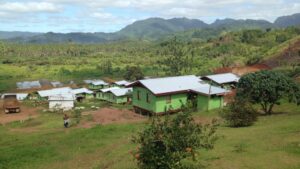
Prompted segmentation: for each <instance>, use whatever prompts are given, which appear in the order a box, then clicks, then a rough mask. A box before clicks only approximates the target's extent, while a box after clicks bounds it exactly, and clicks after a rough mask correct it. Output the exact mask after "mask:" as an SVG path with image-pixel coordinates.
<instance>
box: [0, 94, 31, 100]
mask: <svg viewBox="0 0 300 169" xmlns="http://www.w3.org/2000/svg"><path fill="white" fill-rule="evenodd" d="M9 95H16V96H17V100H24V99H26V97H27V96H28V94H27V93H4V94H2V95H1V98H2V99H4V97H5V96H9Z"/></svg>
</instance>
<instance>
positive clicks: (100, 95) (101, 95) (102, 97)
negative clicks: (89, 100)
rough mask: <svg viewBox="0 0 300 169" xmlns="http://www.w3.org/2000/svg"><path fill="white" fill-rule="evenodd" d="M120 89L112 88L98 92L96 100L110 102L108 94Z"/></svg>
mask: <svg viewBox="0 0 300 169" xmlns="http://www.w3.org/2000/svg"><path fill="white" fill-rule="evenodd" d="M115 89H120V88H119V87H110V88H105V89H100V90H98V91H97V92H96V98H97V99H100V100H105V101H108V94H107V92H108V91H110V90H115Z"/></svg>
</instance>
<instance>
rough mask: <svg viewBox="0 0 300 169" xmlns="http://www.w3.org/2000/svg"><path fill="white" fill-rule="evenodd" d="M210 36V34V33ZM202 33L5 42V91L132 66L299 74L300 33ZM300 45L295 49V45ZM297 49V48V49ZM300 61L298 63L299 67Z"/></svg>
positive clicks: (0, 86) (1, 69) (0, 80)
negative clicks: (267, 68)
mask: <svg viewBox="0 0 300 169" xmlns="http://www.w3.org/2000/svg"><path fill="white" fill-rule="evenodd" d="M211 31H220V30H213V29H211V30H210V31H207V32H206V33H207V34H210V33H211ZM202 34H203V31H201V32H199V31H197V30H193V31H188V32H181V33H177V34H176V36H169V37H168V38H166V39H165V40H161V41H154V42H153V41H146V40H126V41H125V40H124V41H118V42H111V43H104V44H76V43H72V42H68V43H59V44H58V43H53V44H17V43H9V42H4V41H3V42H0V65H1V66H0V91H4V90H9V89H13V88H15V84H14V83H15V82H16V81H21V80H35V79H53V80H60V81H63V82H67V81H70V80H75V81H81V80H82V79H84V78H96V77H97V78H99V77H110V78H116V79H121V78H122V77H123V76H124V74H125V73H126V70H128V67H130V66H138V67H140V68H141V70H142V72H143V74H144V75H145V76H166V75H180V74H196V75H204V74H210V73H212V72H213V70H214V69H215V68H219V67H227V66H243V65H252V64H256V63H268V60H274V59H275V60H276V59H278V58H279V59H280V58H281V59H282V57H280V55H282V54H283V53H284V54H286V52H287V54H288V55H289V57H288V59H284V58H283V59H284V60H285V61H278V63H279V62H280V64H275V65H273V67H274V68H275V69H278V70H280V71H284V72H285V73H287V74H288V75H289V76H297V75H299V63H300V62H299V60H298V59H299V58H300V56H299V55H300V49H298V48H299V45H297V44H298V43H299V41H300V28H296V27H289V28H281V29H271V28H266V29H251V30H250V29H249V30H240V31H232V32H220V35H219V36H215V37H211V38H208V39H207V40H205V41H204V40H203V39H201V40H200V39H198V38H197V37H198V36H202ZM295 44H296V46H295ZM297 47H298V48H297ZM295 61H296V62H295Z"/></svg>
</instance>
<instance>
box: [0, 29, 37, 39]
mask: <svg viewBox="0 0 300 169" xmlns="http://www.w3.org/2000/svg"><path fill="white" fill-rule="evenodd" d="M39 34H42V33H32V32H19V31H13V32H8V31H0V39H11V38H16V37H26V38H28V37H32V36H36V35H39Z"/></svg>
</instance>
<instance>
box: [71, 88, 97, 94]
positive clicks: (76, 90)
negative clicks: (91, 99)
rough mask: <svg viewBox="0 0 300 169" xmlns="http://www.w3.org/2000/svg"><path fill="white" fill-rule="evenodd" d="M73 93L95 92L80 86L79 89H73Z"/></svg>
mask: <svg viewBox="0 0 300 169" xmlns="http://www.w3.org/2000/svg"><path fill="white" fill-rule="evenodd" d="M72 93H73V94H81V93H87V94H93V91H91V90H89V89H87V88H79V89H73V90H72Z"/></svg>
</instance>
